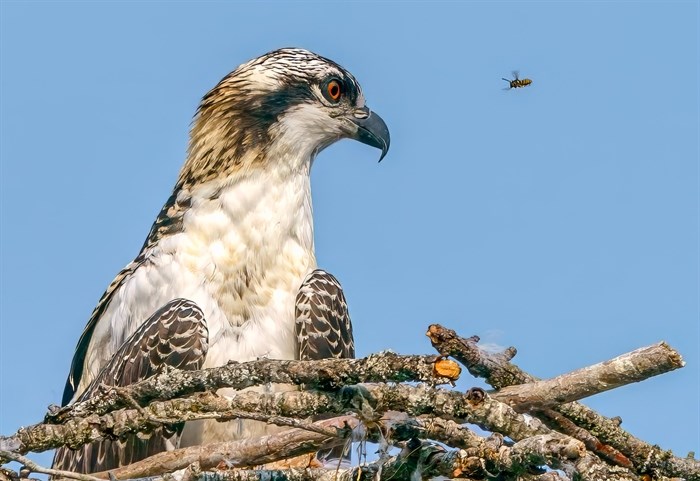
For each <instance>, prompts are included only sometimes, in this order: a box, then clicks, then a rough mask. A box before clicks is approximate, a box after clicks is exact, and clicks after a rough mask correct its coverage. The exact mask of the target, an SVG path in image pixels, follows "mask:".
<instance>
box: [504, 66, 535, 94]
mask: <svg viewBox="0 0 700 481" xmlns="http://www.w3.org/2000/svg"><path fill="white" fill-rule="evenodd" d="M512 74H513V77H514V78H513V80H511V79H507V78H504V79H503V80H505V81H506V82H508V83H509V84H510V87H508V88H505V89H503V90H510V89H519V88H522V87H527V86H528V85H530V84H531V83H532V80H530V79H529V78H522V79H521V78H520V77H519V76H518V71H517V70H513V72H512Z"/></svg>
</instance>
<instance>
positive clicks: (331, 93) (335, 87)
mask: <svg viewBox="0 0 700 481" xmlns="http://www.w3.org/2000/svg"><path fill="white" fill-rule="evenodd" d="M342 95H343V88H342V86H341V85H340V82H338V81H337V80H335V79H334V80H331V81H329V82H327V83H326V88H325V89H324V91H323V96H324V97H326V99H327V100H328V101H330V102H333V103H337V102H338V101H339V100H340V97H341V96H342Z"/></svg>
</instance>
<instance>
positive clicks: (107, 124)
mask: <svg viewBox="0 0 700 481" xmlns="http://www.w3.org/2000/svg"><path fill="white" fill-rule="evenodd" d="M1 8H2V11H1V13H2V15H1V23H0V27H1V30H2V33H1V41H2V45H1V50H0V57H1V62H2V64H1V67H2V75H1V82H2V84H1V88H2V90H1V104H2V113H1V119H0V120H1V122H2V124H1V131H0V132H1V147H0V148H1V150H0V154H1V160H2V171H1V190H2V192H1V195H2V196H1V201H2V205H1V211H0V212H1V216H2V217H1V221H2V222H1V228H2V232H1V237H0V239H1V247H2V252H1V256H0V262H1V272H2V278H1V282H2V285H1V288H0V296H1V298H0V301H1V306H0V316H1V320H2V323H1V326H2V331H1V333H0V335H1V341H0V346H1V347H0V363H1V370H0V373H1V378H0V434H6V435H7V434H11V433H12V432H14V431H15V430H16V429H17V428H18V427H19V426H21V425H26V424H31V423H34V422H38V421H40V420H41V419H42V416H43V415H44V413H45V410H46V407H47V406H48V405H49V404H51V403H58V402H60V397H61V393H62V389H63V385H64V382H65V377H66V374H67V372H68V367H69V363H70V360H71V357H72V355H73V349H74V347H75V344H76V342H77V339H78V337H79V335H80V333H81V331H82V329H83V327H84V325H85V323H86V321H87V319H88V318H89V316H90V312H91V311H92V309H93V307H94V306H95V304H96V302H97V300H98V299H99V297H100V295H101V294H102V292H103V291H104V289H105V288H106V287H107V285H108V284H109V283H110V281H111V280H112V279H113V277H114V276H115V274H116V273H117V272H118V271H119V270H120V269H121V268H122V267H123V266H124V265H126V264H127V263H128V262H129V261H130V260H131V259H133V257H134V256H135V255H136V254H137V253H138V250H139V248H140V246H141V244H142V243H143V241H144V239H145V236H146V234H147V232H148V230H149V227H150V225H151V223H152V222H153V220H154V218H155V216H156V215H157V213H158V211H159V210H160V207H161V206H162V204H163V203H164V202H165V200H166V199H167V198H168V196H169V194H170V191H171V189H172V187H173V184H174V181H175V178H176V176H177V173H178V170H179V168H180V166H181V164H182V162H183V159H184V151H185V146H186V142H187V135H188V127H189V123H190V120H191V118H192V115H193V113H194V111H195V108H196V107H197V104H198V101H199V99H200V98H201V96H202V95H203V94H204V93H205V92H206V91H207V90H208V89H209V88H211V87H212V86H214V85H215V84H216V83H217V82H218V80H219V79H220V78H221V77H223V76H224V75H225V74H227V73H228V72H229V71H231V70H232V69H234V68H235V67H236V66H237V65H239V64H240V63H242V62H244V61H246V60H248V59H250V58H252V57H255V56H257V55H260V54H262V53H265V52H267V51H269V50H273V49H275V48H279V47H283V46H299V47H305V48H308V49H311V50H314V51H316V52H318V53H320V54H322V55H324V56H326V57H329V58H331V59H333V60H335V61H337V62H339V63H340V64H342V65H343V66H345V67H347V68H348V69H349V70H350V71H351V72H352V73H353V74H354V75H355V76H356V77H357V78H358V80H359V81H360V83H361V84H362V86H363V89H364V92H365V95H366V97H367V101H368V105H369V106H370V107H371V108H373V109H374V110H376V111H377V112H378V113H379V114H380V115H381V116H382V117H383V118H384V120H385V121H386V122H387V124H388V125H389V128H390V130H391V136H392V144H391V150H390V152H389V154H388V155H387V157H386V158H385V159H384V161H383V162H382V163H381V164H377V159H378V155H379V152H378V151H376V150H375V149H371V148H369V147H367V146H365V145H362V144H359V143H357V142H350V141H343V142H340V143H339V144H336V145H334V146H332V147H331V148H329V149H327V150H326V151H324V152H323V153H322V154H321V155H320V156H319V158H318V160H317V161H316V163H315V165H314V169H313V174H312V186H313V194H314V215H315V222H316V224H315V225H316V249H317V255H318V260H319V264H320V265H321V266H322V267H324V268H326V269H327V270H329V271H331V272H333V273H334V274H335V275H336V276H337V277H338V278H339V279H340V281H341V282H342V283H343V285H344V288H345V292H346V295H347V298H348V301H349V304H350V310H351V314H352V317H353V322H354V327H355V335H356V344H357V350H358V355H360V356H362V355H366V354H369V353H371V352H376V351H379V350H382V349H392V350H395V351H398V352H400V353H430V352H431V347H430V344H429V342H428V340H427V338H426V337H425V335H424V333H425V331H426V328H427V326H428V325H429V324H430V323H432V322H440V323H443V324H445V325H447V326H450V327H452V328H454V329H456V330H458V331H459V332H460V333H462V334H463V335H465V336H469V335H473V334H478V335H480V336H482V338H483V339H484V340H485V341H487V342H489V343H493V344H496V345H500V346H509V345H514V346H516V347H517V348H518V351H519V353H518V355H517V356H516V358H515V360H514V361H515V362H517V363H518V364H519V365H520V366H521V367H522V368H523V369H525V370H527V371H528V372H530V373H532V374H534V375H536V376H540V377H551V376H555V375H558V374H561V373H564V372H567V371H570V370H573V369H576V368H579V367H583V366H586V365H589V364H593V363H596V362H599V361H603V360H606V359H608V358H611V357H614V356H617V355H619V354H621V353H624V352H627V351H630V350H633V349H636V348H638V347H642V346H646V345H649V344H652V343H655V342H657V341H660V340H666V341H667V342H669V343H670V344H671V345H672V346H674V347H675V348H677V349H678V350H679V351H680V352H681V353H682V354H683V355H684V358H685V360H686V362H687V366H686V367H685V368H684V369H681V370H679V371H675V372H673V373H670V374H666V375H664V376H661V377H657V378H653V379H650V380H647V381H645V382H643V383H639V384H635V385H631V386H626V387H623V388H620V389H616V390H614V391H612V392H609V393H605V394H601V395H598V396H595V397H593V398H590V399H588V400H586V403H587V404H588V405H590V406H592V407H594V408H595V409H597V410H599V411H601V412H602V413H604V414H606V415H609V416H618V415H619V416H621V417H622V419H623V426H624V427H625V428H626V429H628V430H629V431H631V432H632V433H633V434H635V435H637V436H639V437H641V438H642V439H644V440H646V441H648V442H651V443H655V444H659V445H660V446H662V447H664V448H670V449H673V450H674V451H675V452H676V453H677V454H679V455H685V454H686V453H687V452H688V451H690V450H694V451H696V452H700V441H699V439H698V437H699V434H698V433H699V432H700V426H699V424H700V410H699V409H698V406H699V405H700V393H699V389H700V387H699V386H700V382H699V381H700V379H699V378H700V354H699V351H700V348H699V344H700V331H699V320H698V319H699V312H698V287H699V286H698V245H699V244H698V213H699V212H698V155H699V152H698V127H699V126H698V112H699V109H698V85H699V84H698V63H699V55H698V13H699V10H698V2H694V1H693V2H629V1H628V2H614V3H613V2H610V3H606V2H586V3H584V2H581V3H573V2H561V3H555V2H508V3H506V2H479V3H456V2H449V3H437V2H431V3H420V2H410V3H408V2H407V3H399V2H391V3H389V2H385V3H379V2H367V3H364V2H363V3H329V2H318V3H316V2H303V3H281V2H280V3H257V2H251V3H233V2H230V3H228V2H210V3H205V2H197V3H195V2H191V3H186V2H141V3H138V2H123V3H117V2H113V3H111V2H110V3H107V2H100V3H97V2H95V3H87V2H72V3H69V2H31V1H24V2H10V1H7V0H3V1H2V4H1ZM514 69H519V70H520V72H521V75H522V76H524V77H528V78H531V79H532V80H533V83H532V85H531V86H530V87H528V88H525V89H519V90H511V91H504V90H502V89H503V87H505V86H506V83H505V82H504V81H503V80H501V77H508V76H509V75H510V72H511V70H514ZM472 385H481V383H480V382H478V381H475V380H473V379H472V378H471V377H470V376H469V375H468V374H466V375H465V377H464V380H463V381H462V382H461V384H460V386H459V387H460V388H462V389H464V388H467V387H469V386H472ZM36 459H37V460H39V461H41V462H44V463H48V462H49V461H48V460H49V459H50V458H49V456H48V455H44V456H37V457H36Z"/></svg>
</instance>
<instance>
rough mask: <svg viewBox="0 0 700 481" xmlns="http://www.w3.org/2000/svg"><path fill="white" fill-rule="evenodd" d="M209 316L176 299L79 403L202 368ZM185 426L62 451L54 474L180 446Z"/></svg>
mask: <svg viewBox="0 0 700 481" xmlns="http://www.w3.org/2000/svg"><path fill="white" fill-rule="evenodd" d="M208 337H209V333H208V330H207V325H206V321H205V319H204V314H203V313H202V311H201V310H200V309H199V307H197V305H196V304H195V303H193V302H191V301H188V300H186V299H174V300H172V301H170V302H168V303H167V304H165V305H164V306H163V307H161V308H160V309H158V310H157V311H156V312H155V313H154V314H153V315H152V316H151V317H150V318H148V320H147V321H146V322H144V323H143V324H142V325H141V326H140V327H139V328H138V330H137V331H136V332H135V333H134V334H133V335H132V336H131V337H129V339H127V340H126V342H124V344H123V345H122V347H121V348H120V349H119V350H118V351H117V353H116V354H115V355H114V356H113V357H112V359H111V360H110V362H109V363H108V364H107V365H106V366H105V367H104V368H103V369H102V371H101V372H100V373H99V374H98V376H97V377H96V378H95V380H94V381H93V382H92V383H91V384H90V385H89V386H88V388H87V389H86V390H85V392H83V393H82V394H81V395H80V397H79V398H78V400H84V399H87V398H89V397H91V396H92V395H93V394H94V393H95V392H96V390H97V389H98V388H99V387H100V386H102V385H105V386H127V385H129V384H133V383H135V382H137V381H140V380H143V379H146V378H147V377H150V376H153V375H154V374H157V373H158V372H160V371H161V370H162V369H163V368H164V367H165V366H171V367H176V368H178V369H186V370H194V369H200V368H201V367H202V364H203V363H204V359H205V357H206V354H207V349H208ZM181 431H182V425H176V426H172V427H170V428H159V429H157V430H156V431H154V432H152V433H150V434H146V433H137V434H133V435H130V436H128V437H126V438H124V439H105V440H103V441H98V442H94V443H92V444H88V445H86V446H83V447H82V448H79V449H77V450H72V449H69V448H66V447H64V448H59V449H58V450H57V451H56V455H55V457H54V462H53V466H54V468H55V469H62V470H67V471H74V472H79V473H86V472H88V470H90V471H91V472H98V471H105V470H109V469H114V468H116V467H119V466H124V465H127V464H130V463H133V462H135V461H138V460H140V459H144V458H146V457H148V456H150V455H152V454H155V453H158V452H161V451H165V450H166V449H168V448H172V447H176V446H177V442H178V440H179V434H180V432H181Z"/></svg>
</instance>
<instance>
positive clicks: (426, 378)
mask: <svg viewBox="0 0 700 481" xmlns="http://www.w3.org/2000/svg"><path fill="white" fill-rule="evenodd" d="M435 361H436V357H435V356H414V355H409V356H402V355H399V354H395V353H393V352H382V353H379V354H374V355H371V356H368V357H365V358H361V359H323V360H315V361H280V360H272V359H259V360H257V361H250V362H235V361H231V362H229V363H228V364H227V365H225V366H221V367H215V368H210V369H202V370H199V371H180V370H176V369H168V370H166V371H164V372H163V373H161V374H159V375H157V376H153V377H151V378H149V379H146V380H144V381H141V382H138V383H135V384H132V385H130V386H128V387H127V388H122V389H121V390H120V389H116V388H106V389H105V390H104V391H103V392H102V393H101V394H99V395H97V396H94V397H92V398H90V399H88V400H85V401H82V402H78V403H75V404H72V405H69V406H66V407H63V408H55V409H52V410H51V412H49V413H48V414H47V416H46V419H45V422H47V423H55V424H60V423H63V422H66V421H67V420H69V419H71V418H76V417H77V418H81V417H85V416H88V415H91V414H98V415H101V414H106V413H108V412H111V411H114V410H116V409H122V408H128V407H133V406H132V403H133V402H134V401H135V402H136V403H138V404H139V405H140V406H146V405H147V404H148V403H150V402H151V401H154V400H159V401H165V400H168V399H174V398H178V397H183V396H186V395H188V394H193V393H195V392H204V391H214V390H217V389H221V388H233V389H236V390H238V389H244V388H247V387H251V386H256V385H261V384H267V383H282V384H297V385H304V386H305V388H306V389H338V388H340V387H342V386H345V385H350V384H358V383H363V382H408V381H416V382H427V383H430V384H433V385H439V384H447V383H451V382H454V381H455V380H457V378H458V377H459V373H460V368H459V366H458V365H457V364H456V363H454V362H453V361H447V362H445V361H442V368H441V369H440V371H439V372H436V371H435ZM445 364H447V365H452V366H451V367H452V370H449V369H447V368H446V367H445Z"/></svg>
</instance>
